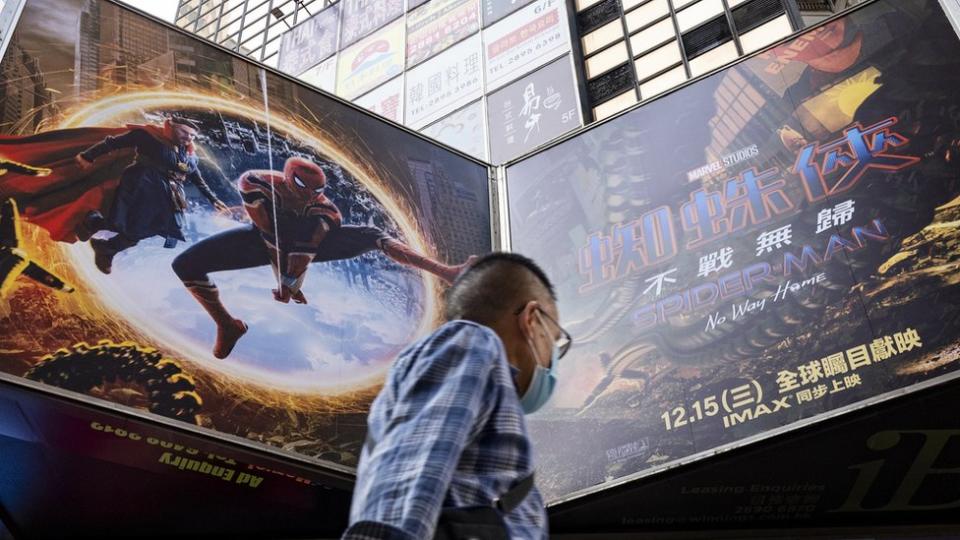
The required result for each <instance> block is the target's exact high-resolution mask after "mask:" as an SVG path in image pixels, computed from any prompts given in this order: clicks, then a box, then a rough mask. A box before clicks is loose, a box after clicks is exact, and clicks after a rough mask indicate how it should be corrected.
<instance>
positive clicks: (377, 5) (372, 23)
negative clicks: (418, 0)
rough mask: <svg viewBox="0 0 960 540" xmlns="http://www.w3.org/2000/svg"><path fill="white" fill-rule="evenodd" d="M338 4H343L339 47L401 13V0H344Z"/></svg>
mask: <svg viewBox="0 0 960 540" xmlns="http://www.w3.org/2000/svg"><path fill="white" fill-rule="evenodd" d="M340 5H342V6H343V31H342V32H341V34H340V48H341V49H343V48H346V47H347V46H349V45H352V44H353V43H354V42H355V41H357V40H358V39H360V38H362V37H366V36H367V35H368V34H370V33H371V32H373V31H374V30H377V29H378V28H380V27H381V26H383V25H385V24H387V23H388V22H390V21H392V20H394V19H396V18H397V17H399V16H401V15H403V0H344V1H343V2H341V3H340Z"/></svg>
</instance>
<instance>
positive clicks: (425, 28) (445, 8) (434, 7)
mask: <svg viewBox="0 0 960 540" xmlns="http://www.w3.org/2000/svg"><path fill="white" fill-rule="evenodd" d="M479 19H480V16H479V14H478V13H477V0H433V1H432V2H430V3H428V4H427V5H425V6H423V7H420V8H417V9H415V10H413V11H411V12H410V13H408V14H407V69H409V68H410V66H415V65H417V64H419V63H420V62H423V61H424V60H426V59H427V58H430V57H431V56H433V55H435V54H437V53H439V52H440V51H442V50H444V49H446V48H447V47H450V46H451V45H453V44H454V43H456V42H458V41H460V40H461V39H463V38H465V37H467V36H469V35H470V34H473V33H475V32H476V31H478V30H479V29H480V20H479Z"/></svg>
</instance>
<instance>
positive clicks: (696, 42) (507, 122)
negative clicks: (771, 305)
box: [176, 0, 862, 164]
mask: <svg viewBox="0 0 960 540" xmlns="http://www.w3.org/2000/svg"><path fill="white" fill-rule="evenodd" d="M861 1H862V0H810V1H807V0H516V1H509V2H508V1H507V0H432V1H424V0H341V1H340V2H332V3H331V2H329V0H322V1H321V0H313V1H303V2H296V1H295V0H181V2H180V7H179V9H178V12H177V19H176V22H177V24H178V25H180V26H181V27H183V28H186V29H187V30H190V31H193V32H196V33H197V34H198V35H200V36H201V37H204V38H207V39H211V40H214V41H217V42H219V43H221V44H223V45H225V46H227V47H229V48H232V49H234V50H237V51H239V52H241V53H242V54H246V55H249V56H251V57H252V58H254V59H256V60H259V61H263V62H265V63H267V64H268V65H271V66H273V67H278V68H279V69H280V70H282V71H285V72H287V73H288V74H290V75H292V76H295V77H298V78H300V79H301V80H303V81H304V82H306V83H308V84H311V85H314V86H316V87H318V88H320V89H322V90H325V91H328V92H332V93H336V94H338V95H340V96H341V97H343V98H344V99H347V100H350V101H353V102H354V103H356V104H358V105H360V106H362V107H365V108H367V109H369V110H371V111H373V112H375V113H377V114H380V115H382V116H384V117H386V118H389V119H390V120H394V121H396V122H399V123H402V124H405V125H406V126H407V127H409V128H411V129H416V130H419V131H421V132H423V133H425V134H427V135H428V136H431V137H433V138H436V139H438V140H440V141H441V142H444V143H446V144H448V145H450V146H453V147H455V148H458V149H460V150H462V151H464V152H466V153H469V154H471V155H473V156H475V157H478V158H480V159H484V160H487V161H490V162H492V163H495V164H499V163H503V162H505V161H508V160H510V159H513V158H515V157H517V156H519V155H521V154H523V153H526V152H528V151H530V150H532V149H533V148H535V147H536V146H539V145H541V144H544V143H546V142H548V141H549V140H552V139H554V138H556V137H557V136H560V135H563V134H564V133H567V132H569V131H570V130H572V129H575V128H577V127H580V126H581V125H583V124H584V123H590V122H592V121H596V120H602V119H603V118H606V117H609V116H611V115H613V114H615V113H617V112H619V111H621V110H623V109H625V108H627V107H630V106H631V105H633V104H635V103H637V102H638V101H642V100H647V99H650V98H652V97H655V96H657V95H659V94H661V93H663V92H666V91H668V90H670V89H672V88H674V87H676V86H677V85H680V84H682V83H684V82H686V81H688V80H690V79H691V78H695V77H697V76H700V75H703V74H705V73H708V72H710V71H712V70H714V69H717V68H719V67H722V66H724V65H726V64H728V63H730V62H732V61H734V60H736V59H737V58H740V57H741V56H744V55H746V54H750V53H752V52H754V51H756V50H759V49H761V48H763V47H764V46H766V45H769V44H770V43H773V42H775V41H777V40H779V39H781V38H783V37H785V36H787V35H789V34H791V33H793V32H794V31H796V30H798V29H800V28H801V27H803V26H805V25H808V24H813V23H815V22H818V21H820V20H822V19H823V18H825V17H827V16H830V15H832V14H833V13H835V12H837V11H839V10H842V9H845V8H847V7H850V6H853V5H855V4H858V3H860V2H861ZM276 8H279V11H276ZM271 12H273V13H271ZM280 17H282V18H280ZM560 64H563V67H562V68H560V67H558V65H560Z"/></svg>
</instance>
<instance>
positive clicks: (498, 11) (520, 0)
mask: <svg viewBox="0 0 960 540" xmlns="http://www.w3.org/2000/svg"><path fill="white" fill-rule="evenodd" d="M530 2H531V0H510V1H509V2H504V1H502V0H481V2H480V10H481V11H482V12H483V27H484V28H486V27H488V26H490V25H491V24H493V23H495V22H497V21H499V20H500V19H502V18H504V17H506V16H507V15H509V14H511V13H513V12H514V11H516V10H518V9H520V8H522V7H523V6H525V5H526V4H529V3H530Z"/></svg>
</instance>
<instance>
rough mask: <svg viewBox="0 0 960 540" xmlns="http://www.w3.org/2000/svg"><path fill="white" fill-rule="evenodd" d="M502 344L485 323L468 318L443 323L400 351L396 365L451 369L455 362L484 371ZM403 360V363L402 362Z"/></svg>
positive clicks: (401, 368) (458, 364)
mask: <svg viewBox="0 0 960 540" xmlns="http://www.w3.org/2000/svg"><path fill="white" fill-rule="evenodd" d="M503 354H504V353H503V344H502V342H501V341H500V338H499V337H498V336H497V334H496V333H495V332H494V331H493V330H492V329H490V328H489V327H486V326H483V325H481V324H477V323H474V322H471V321H463V320H456V321H450V322H447V323H445V324H444V325H443V326H441V327H440V328H437V329H436V330H435V331H434V332H433V333H431V334H430V335H429V336H427V337H425V338H423V339H421V340H420V341H418V342H417V343H414V344H413V345H411V346H410V347H409V348H408V349H407V350H406V351H404V352H403V353H402V354H401V355H400V359H399V360H398V366H397V367H398V368H399V369H400V370H402V371H406V370H405V369H404V368H405V367H413V366H416V368H415V370H416V371H420V372H422V371H424V370H427V371H438V370H439V371H452V370H456V369H458V366H465V365H469V366H470V368H471V369H475V370H480V371H487V370H489V369H490V368H491V367H492V365H493V364H494V363H495V362H493V361H491V360H494V359H495V358H496V357H498V356H502V355H503ZM404 364H407V366H404Z"/></svg>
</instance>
